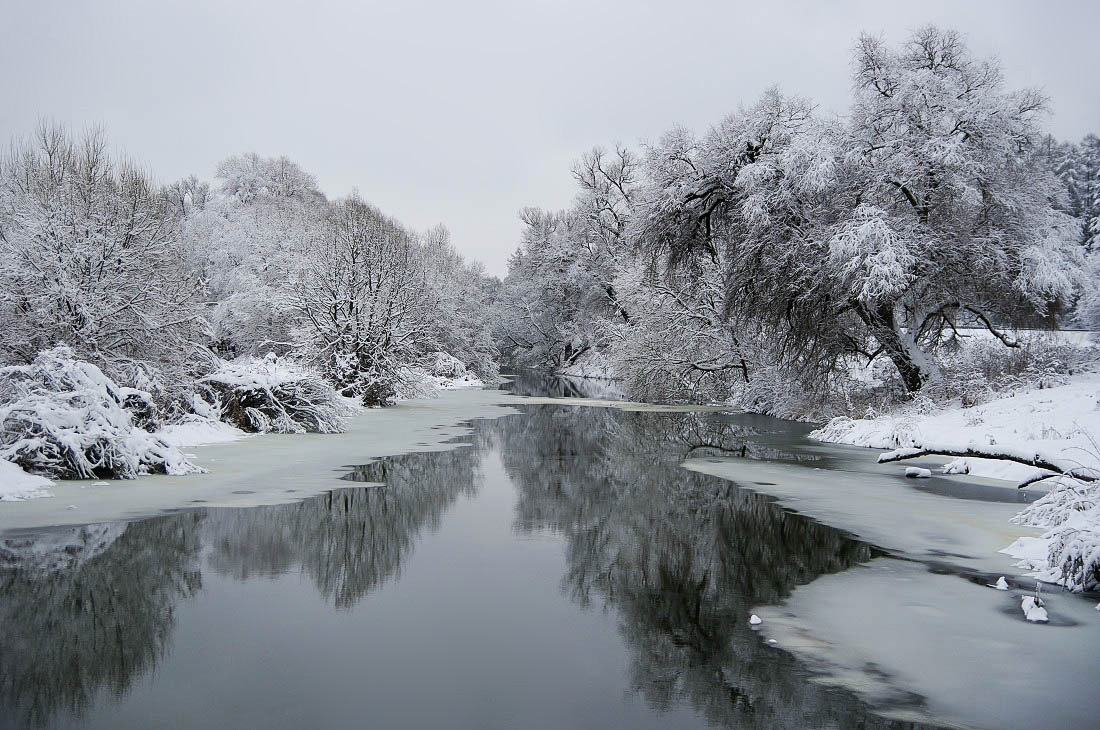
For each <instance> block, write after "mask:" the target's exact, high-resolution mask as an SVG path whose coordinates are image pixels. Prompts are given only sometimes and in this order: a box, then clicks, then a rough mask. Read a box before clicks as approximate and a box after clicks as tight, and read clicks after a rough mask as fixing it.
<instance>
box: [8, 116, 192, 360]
mask: <svg viewBox="0 0 1100 730" xmlns="http://www.w3.org/2000/svg"><path fill="white" fill-rule="evenodd" d="M171 210H172V204H171V201H170V199H169V197H168V196H166V195H165V194H163V193H162V191H161V190H160V189H159V188H158V187H157V185H155V184H154V182H153V181H152V179H151V178H150V177H149V175H147V174H146V173H145V172H144V171H143V170H141V169H140V168H138V167H135V166H134V165H133V164H131V163H129V162H127V161H125V160H122V159H116V158H115V157H113V156H112V155H111V154H110V152H109V150H108V148H107V143H106V140H105V137H104V135H103V134H102V133H100V132H97V131H93V132H90V133H88V134H86V135H84V136H83V137H81V138H79V139H75V138H73V137H72V136H71V135H70V134H69V133H68V132H67V131H66V130H65V129H63V128H62V127H59V126H55V125H51V124H48V123H43V124H42V125H40V126H39V127H38V129H37V130H36V131H35V132H34V134H33V135H32V136H31V137H29V138H27V139H24V140H20V141H17V142H15V143H14V144H13V146H12V149H11V151H10V152H9V153H8V155H7V156H6V157H5V158H4V159H3V160H0V319H2V320H3V322H4V325H5V333H4V337H3V341H2V342H0V358H2V359H3V360H5V361H8V362H23V363H29V362H30V361H32V360H33V359H34V357H35V355H36V354H37V353H38V352H39V351H41V350H45V349H48V348H50V347H53V346H55V345H58V344H65V345H68V346H70V347H72V348H73V349H74V350H75V351H76V352H77V353H78V354H79V355H81V356H83V357H87V358H90V359H92V360H95V361H98V362H100V363H105V362H106V363H108V364H111V363H116V364H117V363H119V362H121V361H126V360H130V359H139V360H144V359H152V360H166V359H169V358H170V356H174V355H175V354H177V353H179V352H180V351H182V350H184V349H185V348H186V347H187V346H188V343H189V342H191V341H193V340H194V339H196V337H195V335H196V332H197V331H198V329H199V316H200V312H199V310H198V309H197V304H196V301H195V294H196V289H197V286H196V281H195V278H194V277H192V276H190V275H189V273H188V272H187V270H186V269H184V268H183V267H181V266H180V264H179V261H180V247H179V237H178V229H177V226H176V219H175V217H174V216H173V215H172V214H171Z"/></svg>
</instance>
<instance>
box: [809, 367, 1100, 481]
mask: <svg viewBox="0 0 1100 730" xmlns="http://www.w3.org/2000/svg"><path fill="white" fill-rule="evenodd" d="M1089 434H1092V435H1093V436H1094V437H1100V374H1096V373H1085V374H1079V375H1075V376H1073V377H1071V378H1070V382H1069V383H1068V384H1066V385H1061V386H1057V387H1053V388H1044V389H1042V390H1031V391H1027V392H1017V393H1010V394H1007V395H1006V396H1005V397H1002V398H998V399H996V400H993V401H990V402H988V403H983V404H981V405H977V406H973V407H971V408H963V407H962V406H958V405H956V406H953V407H948V408H942V409H937V410H932V411H930V412H926V411H925V410H922V407H920V406H912V407H910V408H908V409H902V410H900V411H898V412H895V413H892V414H889V415H884V416H880V417H878V418H860V419H851V418H836V419H833V420H832V421H830V422H829V423H828V424H826V425H825V426H823V427H822V428H819V429H817V430H816V431H814V432H812V433H811V434H810V436H811V438H814V439H817V440H819V441H826V442H829V443H837V444H851V445H853V446H868V447H871V448H876V449H895V450H897V451H898V452H902V451H906V450H911V451H915V450H917V447H925V448H929V447H935V446H950V447H952V448H953V449H955V450H959V449H963V448H966V447H967V446H968V445H971V444H973V445H974V446H976V447H979V448H982V449H985V450H990V449H995V450H996V451H998V452H1000V453H1005V454H1014V455H1020V456H1024V457H1028V458H1030V457H1033V456H1035V455H1041V456H1044V457H1046V458H1049V460H1051V461H1053V462H1055V463H1065V464H1067V465H1070V466H1076V465H1083V466H1091V467H1095V468H1100V454H1096V453H1090V451H1092V448H1091V444H1090V442H1089ZM945 468H946V471H945V473H970V474H972V475H975V476H983V477H991V478H994V479H1005V480H1011V481H1017V482H1018V481H1022V480H1024V479H1027V478H1028V477H1031V476H1032V475H1034V474H1035V468H1034V467H1031V466H1026V465H1023V464H1018V463H1015V462H1011V461H1001V460H994V459H981V458H974V457H964V458H957V459H953V460H949V461H948V462H947V463H946V464H945Z"/></svg>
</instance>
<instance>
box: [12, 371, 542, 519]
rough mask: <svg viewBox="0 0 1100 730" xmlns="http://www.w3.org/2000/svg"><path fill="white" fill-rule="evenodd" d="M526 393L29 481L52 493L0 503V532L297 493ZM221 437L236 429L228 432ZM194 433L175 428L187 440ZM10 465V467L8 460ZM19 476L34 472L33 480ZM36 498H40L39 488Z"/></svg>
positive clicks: (274, 500) (432, 446) (440, 445)
mask: <svg viewBox="0 0 1100 730" xmlns="http://www.w3.org/2000/svg"><path fill="white" fill-rule="evenodd" d="M522 402H524V399H522V398H518V397H516V396H513V395H511V394H509V393H506V392H505V391H501V390H483V389H479V388H459V389H453V390H447V391H444V392H441V393H440V394H439V395H438V397H434V398H419V399H413V400H408V401H403V402H401V403H399V404H398V405H396V406H393V407H390V408H381V409H364V410H362V411H360V412H359V413H358V414H356V415H354V416H352V417H351V418H350V419H349V420H348V422H347V430H346V431H344V432H343V433H336V434H262V435H254V436H249V437H248V438H242V439H231V440H227V441H223V442H221V443H208V444H206V445H202V446H188V447H187V452H188V454H193V457H191V458H192V461H194V463H195V464H197V465H198V466H200V467H202V468H204V469H205V470H206V473H201V474H187V475H182V476H168V475H161V474H157V475H150V476H142V477H139V478H137V479H118V480H90V479H83V480H59V481H56V482H53V483H52V485H51V484H50V483H49V480H41V481H36V482H35V483H34V484H32V485H29V486H31V487H37V488H39V489H42V488H48V490H49V492H52V498H43V499H27V500H24V501H14V502H3V503H0V530H5V531H7V530H18V529H26V528H31V527H42V526H48V525H79V524H88V523H93V522H109V521H112V520H122V519H136V518H139V517H147V516H151V515H155V514H158V513H161V512H164V511H167V510H178V509H187V508H195V507H200V506H202V507H215V506H227V507H251V506H257V505H264V504H281V503H285V502H291V501H297V500H300V499H304V498H306V497H309V496H312V495H315V494H319V493H321V492H324V491H327V490H330V489H333V488H335V487H338V486H345V485H342V484H341V483H340V482H339V481H338V480H339V479H340V477H341V476H343V475H344V474H345V473H346V472H347V471H348V470H349V469H350V468H351V467H353V466H357V465H360V464H365V463H368V462H370V461H372V460H374V459H377V458H379V457H382V456H390V455H394V454H402V453H409V452H416V451H438V450H445V449H452V448H455V447H456V446H457V445H458V444H457V443H455V440H456V439H457V438H459V437H461V436H464V435H466V434H468V433H469V427H468V426H467V425H466V424H467V423H468V422H469V421H470V420H472V419H478V418H496V417H499V416H503V415H507V414H509V413H513V412H514V409H512V408H509V407H508V406H510V405H515V404H518V403H522ZM225 435H226V436H227V437H231V436H233V435H234V434H231V433H228V432H227V433H226V434H225ZM201 437H202V435H201V434H181V435H180V443H181V445H182V444H184V443H188V442H189V441H190V442H191V443H193V439H194V438H201ZM13 467H14V465H13ZM14 471H18V472H19V474H20V475H24V476H27V477H29V478H30V479H32V480H38V479H41V478H39V477H32V476H30V475H25V473H24V472H23V471H22V470H20V469H18V467H15V468H14ZM37 496H43V495H42V493H41V492H39V493H38V495H37Z"/></svg>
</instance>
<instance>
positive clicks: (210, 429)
mask: <svg viewBox="0 0 1100 730" xmlns="http://www.w3.org/2000/svg"><path fill="white" fill-rule="evenodd" d="M156 435H157V436H159V437H160V439H161V440H162V441H164V442H165V443H166V444H169V445H170V446H175V447H176V448H177V449H182V448H185V447H188V446H201V445H203V444H222V443H226V442H229V441H237V440H238V439H242V438H248V436H249V435H250V434H247V433H245V432H244V431H242V430H241V429H239V428H237V427H235V426H231V425H229V424H228V423H224V422H222V421H211V420H209V419H206V418H192V419H188V420H186V421H183V422H182V423H174V424H171V425H169V426H165V427H164V428H162V429H160V430H159V431H157V432H156ZM184 456H187V457H191V456H193V455H192V454H184Z"/></svg>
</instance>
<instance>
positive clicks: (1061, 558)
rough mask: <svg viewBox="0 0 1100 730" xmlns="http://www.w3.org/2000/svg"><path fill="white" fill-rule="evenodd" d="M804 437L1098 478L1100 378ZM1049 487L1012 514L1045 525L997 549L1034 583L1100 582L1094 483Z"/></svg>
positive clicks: (947, 467)
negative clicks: (981, 454) (1033, 534)
mask: <svg viewBox="0 0 1100 730" xmlns="http://www.w3.org/2000/svg"><path fill="white" fill-rule="evenodd" d="M810 436H811V438H814V439H817V440H819V441H829V442H833V443H844V444H853V445H857V446H870V447H875V448H880V449H884V448H889V449H894V451H893V452H892V455H894V456H898V457H904V456H905V455H906V454H919V453H921V451H922V450H932V451H941V452H943V451H956V452H958V451H966V450H975V451H982V452H986V453H996V454H1004V455H1006V456H1011V457H1015V458H1022V459H1033V460H1038V461H1042V462H1046V463H1047V464H1055V465H1057V466H1058V467H1059V468H1061V469H1063V470H1069V469H1076V470H1079V471H1081V470H1084V471H1086V473H1090V474H1097V473H1100V449H1098V448H1097V444H1096V440H1095V439H1096V438H1097V437H1098V436H1100V375H1097V374H1095V373H1089V374H1083V375H1078V376H1075V377H1073V378H1071V379H1070V382H1069V383H1068V384H1066V385H1061V386H1057V387H1053V388H1044V389H1042V390H1032V391H1030V392H1022V393H1012V394H1009V395H1006V396H1005V397H1002V398H998V399H996V400H993V401H990V402H988V403H985V404H982V405H977V406H973V407H971V408H963V407H952V408H944V409H940V410H933V411H928V410H924V411H922V410H919V409H918V408H916V407H910V408H909V409H907V410H904V411H901V412H898V413H896V414H893V415H888V416H881V417H879V418H874V419H871V418H866V419H850V418H837V419H833V420H832V421H830V422H829V423H828V424H827V425H826V426H824V427H823V428H820V429H818V430H816V431H813V432H812V433H811V434H810ZM884 456H885V457H889V456H891V455H884ZM914 468H915V467H909V469H910V470H912V469H914ZM942 471H943V473H945V474H971V475H975V476H984V477H992V478H995V479H1009V480H1013V481H1016V482H1023V481H1025V480H1028V479H1029V478H1033V477H1035V476H1037V475H1041V474H1042V473H1043V472H1040V471H1039V470H1038V469H1037V468H1036V467H1035V466H1028V465H1025V464H1020V463H1017V462H1014V461H1003V460H995V459H982V458H975V457H969V456H968V457H962V458H955V459H951V460H949V461H948V462H947V463H946V464H944V466H943V467H942ZM1046 473H1049V472H1046ZM1047 484H1050V485H1051V486H1052V489H1051V491H1050V492H1049V493H1048V494H1046V495H1044V496H1043V497H1042V498H1040V499H1039V500H1038V501H1036V502H1034V503H1033V504H1031V505H1029V506H1028V507H1027V508H1026V509H1025V510H1024V511H1023V512H1021V513H1019V514H1018V515H1017V516H1016V517H1014V518H1013V520H1012V521H1013V522H1015V523H1017V524H1020V525H1026V526H1028V527H1038V528H1042V529H1046V530H1047V531H1046V532H1045V533H1044V534H1043V535H1042V536H1041V537H1021V538H1020V539H1018V540H1016V541H1015V542H1013V543H1012V544H1011V545H1009V546H1008V547H1007V548H1005V549H1004V550H1002V551H1001V552H1003V553H1005V554H1007V555H1010V556H1012V557H1015V558H1017V559H1018V560H1019V561H1020V562H1019V563H1018V564H1017V567H1021V568H1024V569H1026V570H1029V571H1031V572H1030V575H1031V576H1033V577H1036V578H1039V579H1040V580H1044V581H1048V582H1052V583H1057V584H1059V585H1062V586H1064V587H1065V588H1067V589H1070V590H1075V591H1081V590H1093V589H1095V588H1097V587H1100V483H1098V482H1095V481H1091V482H1082V481H1078V480H1076V479H1070V478H1059V479H1058V480H1057V481H1056V482H1055V481H1053V480H1052V481H1049V482H1047Z"/></svg>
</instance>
